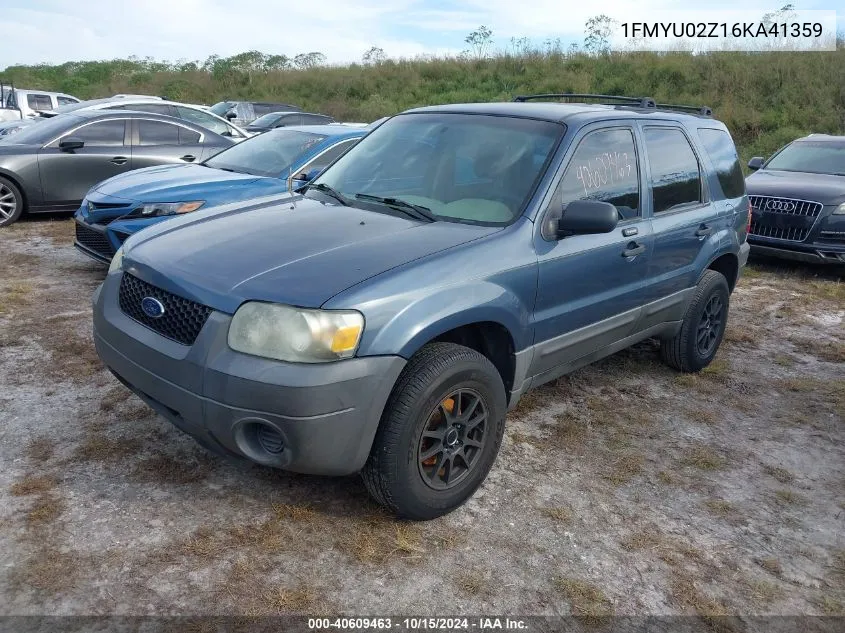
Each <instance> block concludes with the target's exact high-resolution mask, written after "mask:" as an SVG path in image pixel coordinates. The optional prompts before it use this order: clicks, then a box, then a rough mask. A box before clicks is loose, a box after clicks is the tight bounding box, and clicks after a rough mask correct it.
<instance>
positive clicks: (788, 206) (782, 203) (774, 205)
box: [766, 200, 797, 213]
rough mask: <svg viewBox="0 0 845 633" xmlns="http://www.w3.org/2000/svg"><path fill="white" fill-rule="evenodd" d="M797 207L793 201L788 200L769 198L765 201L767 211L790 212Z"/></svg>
mask: <svg viewBox="0 0 845 633" xmlns="http://www.w3.org/2000/svg"><path fill="white" fill-rule="evenodd" d="M796 208H797V206H796V204H795V203H794V202H790V201H789V200H769V201H767V202H766V210H767V211H785V212H787V213H790V212H792V211H795V209H796Z"/></svg>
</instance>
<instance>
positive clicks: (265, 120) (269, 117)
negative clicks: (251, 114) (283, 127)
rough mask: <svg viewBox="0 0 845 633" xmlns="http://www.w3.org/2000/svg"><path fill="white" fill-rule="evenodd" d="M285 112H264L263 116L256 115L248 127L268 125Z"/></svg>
mask: <svg viewBox="0 0 845 633" xmlns="http://www.w3.org/2000/svg"><path fill="white" fill-rule="evenodd" d="M286 114H287V112H271V113H270V114H265V115H264V116H260V117H258V118H257V119H255V121H253V122H252V123H250V124H249V125H250V127H270V126H271V125H273V124H274V123H275V122H276V121H278V120H279V119H281V118H282V117H283V116H285V115H286Z"/></svg>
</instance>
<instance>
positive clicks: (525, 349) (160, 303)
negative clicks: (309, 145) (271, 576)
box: [93, 94, 750, 519]
mask: <svg viewBox="0 0 845 633" xmlns="http://www.w3.org/2000/svg"><path fill="white" fill-rule="evenodd" d="M555 98H557V99H558V100H559V101H560V100H566V101H568V102H567V103H560V102H549V101H551V100H553V99H555ZM575 99H577V100H579V101H582V102H585V101H588V100H589V101H603V102H604V103H571V101H573V100H575ZM535 101H542V102H535ZM689 110H690V112H689V113H688V112H686V111H685V110H684V109H683V108H682V107H680V106H671V107H670V106H663V105H658V104H655V103H654V101H653V100H652V99H649V98H644V99H629V98H621V97H600V96H599V97H597V96H595V95H570V94H567V95H538V96H537V97H519V98H517V100H516V102H513V103H489V104H466V105H445V106H436V107H425V108H419V109H414V110H410V111H408V112H405V113H402V114H400V115H398V116H395V117H393V118H392V119H390V120H388V121H386V122H385V123H383V124H382V125H381V126H380V127H378V128H377V129H376V130H374V131H373V132H371V133H370V134H369V135H368V136H366V137H365V138H364V139H363V140H361V141H360V142H359V143H358V145H356V146H355V147H354V148H352V149H351V150H350V151H349V152H347V153H346V154H344V155H343V156H342V157H340V158H339V159H338V160H336V161H335V162H334V163H333V164H332V165H330V166H329V167H328V168H327V169H326V170H325V171H324V172H323V173H322V174H321V175H320V176H318V177H317V178H316V179H314V180H313V181H312V182H310V183H309V184H308V185H306V186H305V187H304V188H302V189H300V193H301V195H299V196H295V197H294V198H292V199H289V200H288V201H286V202H284V203H272V204H252V205H244V203H232V204H229V205H225V206H221V207H218V208H216V209H211V210H209V211H207V212H205V213H202V214H194V215H193V216H190V215H189V216H185V217H179V218H176V219H173V220H171V221H168V222H164V223H161V224H159V225H156V226H154V227H151V228H149V229H147V230H145V231H143V232H140V233H138V234H137V235H134V236H132V237H130V238H129V239H128V240H127V241H126V243H125V244H124V246H123V247H122V248H121V249H120V250H119V251H118V252H117V254H116V255H115V257H114V259H113V261H112V264H111V267H110V270H109V273H108V275H107V277H106V279H105V281H104V283H103V284H102V286H101V287H100V288H99V289H98V290H97V292H96V293H95V296H94V299H93V301H94V340H95V343H96V347H97V351H98V353H99V355H100V357H101V358H102V359H103V361H104V362H105V363H106V365H108V367H109V368H110V369H111V370H112V371H113V372H114V374H115V375H116V376H117V377H118V378H119V379H120V380H121V381H122V382H123V383H124V384H126V385H127V386H129V387H130V388H131V389H132V390H133V391H135V393H137V394H138V395H139V396H140V397H141V398H142V399H143V400H144V401H145V402H147V403H148V404H149V405H150V406H151V407H153V408H154V409H155V410H156V411H158V412H159V413H160V414H161V415H163V416H164V417H166V418H168V419H169V420H170V421H172V422H173V424H175V425H176V426H177V427H178V428H180V429H182V430H183V431H185V432H187V433H189V434H191V435H192V436H193V437H195V438H196V439H197V440H198V441H199V442H200V443H201V444H202V445H204V446H205V447H207V448H209V449H211V450H214V451H217V452H219V453H222V454H226V455H234V456H238V457H241V458H247V459H249V460H252V461H254V462H258V463H260V464H265V465H268V466H274V467H278V468H282V469H287V470H292V471H298V472H304V473H316V474H325V475H345V474H350V473H355V472H358V471H360V472H361V473H362V474H363V479H364V482H365V484H366V486H367V488H368V489H369V491H370V493H371V494H372V496H373V497H374V498H375V499H376V500H377V501H378V502H379V503H381V504H383V505H385V506H387V507H388V508H390V509H391V510H393V511H394V512H395V513H397V514H398V515H400V516H403V517H407V518H412V519H430V518H433V517H437V516H440V515H442V514H445V513H447V512H449V511H450V510H452V509H454V508H456V507H457V506H459V505H460V504H462V503H463V502H464V501H466V500H467V499H468V498H469V497H470V496H471V495H472V494H473V492H474V491H475V490H476V488H477V487H478V486H479V485H480V484H481V482H482V481H483V480H484V478H485V477H486V475H487V473H488V471H489V470H490V468H491V466H492V464H493V461H494V459H495V457H496V454H497V452H498V450H499V446H500V444H501V442H502V435H503V431H504V424H505V413H506V411H507V410H508V408H511V407H513V406H515V405H516V403H517V402H518V401H519V399H520V396H522V394H524V393H525V392H526V390H528V389H530V388H532V387H536V386H538V385H540V384H543V383H544V382H547V381H549V380H553V379H555V378H557V377H558V376H561V375H562V374H565V373H567V372H570V371H572V370H574V369H576V368H578V367H581V366H583V365H585V364H587V363H590V362H592V361H594V360H597V359H599V358H601V357H603V356H607V355H609V354H612V353H614V352H616V351H618V350H621V349H623V348H624V347H626V346H629V345H631V344H633V343H635V342H637V341H640V340H642V339H645V338H647V337H657V338H659V339H660V340H661V341H662V355H663V358H664V359H665V361H666V362H668V363H669V364H670V365H671V366H673V367H675V368H677V369H679V370H681V371H687V372H695V371H698V370H700V369H702V368H703V367H705V366H706V365H707V364H708V363H710V361H711V360H712V359H713V357H714V355H715V353H716V350H717V349H718V347H719V344H720V342H721V340H722V336H723V334H724V331H725V324H726V320H727V317H728V305H729V300H730V294H731V291H732V290H733V288H734V285H735V284H736V282H737V278H738V276H739V274H740V270H741V268H742V266H743V265H744V264H745V262H746V259H747V257H748V248H749V247H748V245H747V243H746V233H747V226H748V222H749V213H750V210H749V204H748V198H747V196H746V194H745V186H744V181H743V178H742V172H741V170H740V167H739V163H738V160H737V154H736V150H735V148H734V145H733V142H732V141H731V137H730V135H729V134H728V132H727V130H726V128H725V126H724V125H723V124H722V123H720V122H718V121H716V120H714V119H713V118H712V117H711V116H710V114H709V110H707V109H698V108H689ZM280 206H283V207H284V212H283V213H280V212H279V211H280V208H279V207H280Z"/></svg>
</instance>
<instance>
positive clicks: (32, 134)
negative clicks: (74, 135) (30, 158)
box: [0, 114, 84, 145]
mask: <svg viewBox="0 0 845 633" xmlns="http://www.w3.org/2000/svg"><path fill="white" fill-rule="evenodd" d="M83 120H84V119H80V118H79V117H78V116H74V115H72V114H60V115H59V116H56V117H53V118H52V119H43V120H40V119H39V120H38V122H37V123H35V125H27V126H26V127H25V128H23V129H22V130H21V131H20V132H18V133H17V134H14V135H12V136H7V137H3V138H2V139H0V143H6V144H10V145H11V144H14V145H43V144H44V143H47V142H49V141H52V140H53V139H54V138H57V137H58V136H61V135H62V133H64V132H65V131H66V130H68V129H70V128H71V127H73V126H74V125H77V124H79V123H82V122H83Z"/></svg>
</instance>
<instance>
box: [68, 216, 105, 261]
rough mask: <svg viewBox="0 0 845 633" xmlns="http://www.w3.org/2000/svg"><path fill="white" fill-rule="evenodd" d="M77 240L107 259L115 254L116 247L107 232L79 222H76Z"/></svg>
mask: <svg viewBox="0 0 845 633" xmlns="http://www.w3.org/2000/svg"><path fill="white" fill-rule="evenodd" d="M76 241H77V242H79V243H80V244H81V245H82V246H84V247H85V248H88V249H90V250H92V251H94V252H95V253H98V254H100V255H102V256H103V257H105V258H106V259H111V258H112V256H113V255H114V249H113V248H112V246H111V243H110V242H109V238H107V237H106V234H105V233H100V231H96V230H94V229H92V228H89V227H87V226H85V225H84V224H80V223H79V222H77V223H76Z"/></svg>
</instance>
